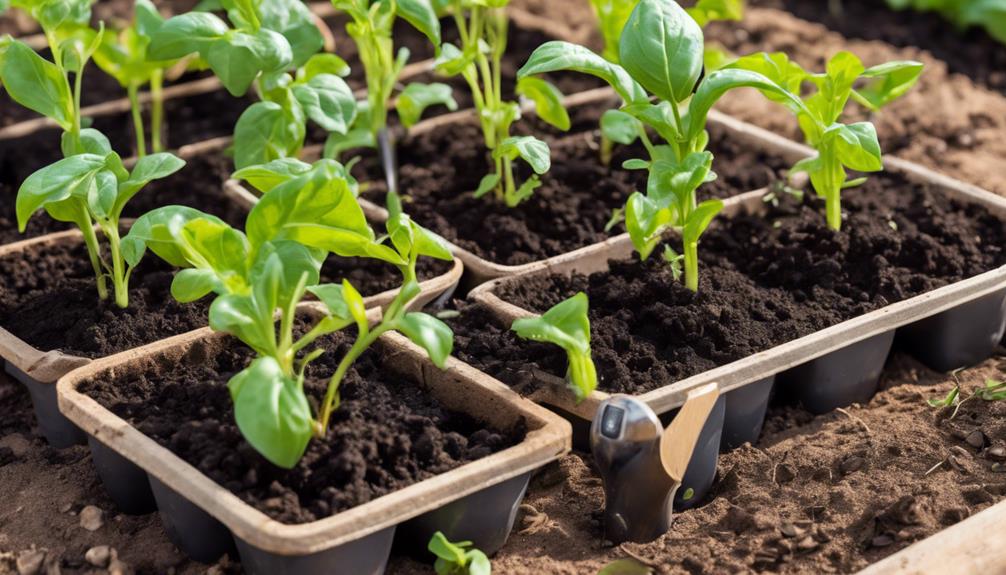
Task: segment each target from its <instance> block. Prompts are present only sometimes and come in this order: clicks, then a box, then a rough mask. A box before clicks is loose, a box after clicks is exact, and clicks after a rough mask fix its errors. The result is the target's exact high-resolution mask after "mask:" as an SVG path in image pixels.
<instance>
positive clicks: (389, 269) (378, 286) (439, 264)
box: [321, 256, 454, 297]
mask: <svg viewBox="0 0 1006 575" xmlns="http://www.w3.org/2000/svg"><path fill="white" fill-rule="evenodd" d="M452 267H454V262H447V261H443V260H435V259H433V258H420V259H419V261H418V262H417V263H416V275H417V276H418V277H419V281H421V282H422V281H426V280H429V279H433V278H435V277H437V276H441V275H444V274H445V273H447V272H449V271H450V270H451V268H452ZM343 279H347V280H349V283H351V284H353V287H355V288H356V289H357V290H359V291H360V293H361V294H363V296H364V297H366V296H371V295H377V294H379V293H381V292H385V291H388V290H392V289H398V288H400V287H401V286H402V274H401V272H399V271H398V268H396V267H395V266H393V265H391V264H389V263H387V262H384V261H380V260H375V259H370V258H343V257H339V256H329V258H328V259H327V260H325V265H324V266H322V268H321V283H341V282H342V280H343Z"/></svg>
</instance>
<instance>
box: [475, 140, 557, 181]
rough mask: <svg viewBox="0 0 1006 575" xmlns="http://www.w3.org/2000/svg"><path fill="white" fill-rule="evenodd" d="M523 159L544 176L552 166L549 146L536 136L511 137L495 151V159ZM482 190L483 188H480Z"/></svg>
mask: <svg viewBox="0 0 1006 575" xmlns="http://www.w3.org/2000/svg"><path fill="white" fill-rule="evenodd" d="M518 156H519V157H521V158H523V159H524V161H525V162H527V163H528V164H530V165H531V169H533V170H534V172H535V173H536V174H544V173H545V172H547V171H548V170H549V168H550V167H551V166H552V158H551V154H550V151H549V147H548V144H547V143H545V142H544V141H542V140H539V139H538V138H535V137H534V136H511V137H509V138H507V139H505V140H503V141H502V142H500V145H499V147H497V148H496V149H495V150H493V157H509V158H510V159H511V160H513V159H516V158H517V157H518ZM479 187H480V188H481V186H479Z"/></svg>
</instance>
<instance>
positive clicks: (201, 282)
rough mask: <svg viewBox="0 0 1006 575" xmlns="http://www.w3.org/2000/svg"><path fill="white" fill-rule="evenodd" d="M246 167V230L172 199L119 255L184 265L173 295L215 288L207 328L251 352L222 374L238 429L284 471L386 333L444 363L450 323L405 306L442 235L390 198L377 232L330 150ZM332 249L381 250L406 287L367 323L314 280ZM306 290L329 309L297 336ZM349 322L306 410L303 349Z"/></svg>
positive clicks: (323, 426) (348, 291) (350, 298)
mask: <svg viewBox="0 0 1006 575" xmlns="http://www.w3.org/2000/svg"><path fill="white" fill-rule="evenodd" d="M284 164H286V165H284ZM254 170H255V175H254V176H249V175H248V174H247V173H246V174H243V175H244V176H247V177H248V178H249V181H253V182H255V183H256V184H257V185H259V186H260V189H261V191H263V192H264V193H263V196H262V198H261V199H260V200H259V202H258V203H257V204H256V205H255V207H254V208H253V209H252V211H251V213H249V215H248V218H247V221H246V222H245V230H246V231H245V232H244V233H242V232H241V231H239V230H236V229H233V228H231V227H230V226H229V225H227V224H226V223H224V222H223V221H221V220H220V219H218V218H216V217H213V216H210V215H207V214H204V213H202V212H199V211H198V210H194V209H192V208H186V207H182V206H168V207H164V208H159V209H157V210H154V211H152V212H150V213H148V214H146V215H144V216H142V217H141V218H139V219H138V220H137V221H136V223H135V224H134V225H133V227H132V229H131V230H130V232H129V234H128V235H127V236H126V237H125V238H124V239H123V250H124V251H125V253H126V254H127V259H130V260H133V259H136V260H138V259H139V258H140V257H142V256H143V253H144V252H145V251H146V250H147V249H149V250H151V251H153V252H154V253H155V254H156V255H157V256H159V257H161V258H162V259H164V260H165V261H166V262H168V263H169V264H171V265H174V266H176V267H180V268H184V269H182V270H181V271H180V272H178V274H177V275H176V276H175V279H174V281H173V283H172V285H171V293H172V295H173V296H174V297H175V298H176V299H177V300H179V301H181V302H189V301H195V300H197V299H200V298H202V297H204V296H206V295H208V294H210V293H213V294H216V297H215V299H214V300H213V303H212V304H211V306H210V314H209V320H210V326H211V327H212V328H213V329H215V330H218V331H222V332H226V333H229V334H232V335H234V336H235V337H237V338H238V339H240V340H241V341H242V342H244V343H245V344H246V345H248V346H249V347H250V348H252V349H253V350H254V351H255V352H256V354H257V357H256V359H255V360H254V361H253V362H252V363H251V365H250V366H248V368H246V369H245V370H243V371H241V372H240V373H238V374H237V375H235V376H234V377H233V378H231V380H230V381H229V382H228V387H229V389H230V392H231V398H232V399H233V401H234V417H235V420H236V422H237V425H238V428H239V429H240V430H241V433H242V434H243V435H244V437H245V439H247V441H248V442H249V443H250V444H251V445H252V446H253V447H254V448H255V449H256V450H258V452H259V453H261V454H262V455H263V456H264V457H265V458H266V459H268V460H269V461H271V462H272V463H274V464H275V465H277V466H279V467H283V468H287V469H289V468H292V467H293V466H295V465H296V464H297V462H298V461H300V459H301V457H302V456H303V454H304V451H305V450H306V449H307V446H308V444H309V443H310V441H311V439H312V438H322V437H324V436H325V435H326V434H327V431H328V427H329V420H330V417H331V415H332V413H333V411H334V410H335V409H337V408H338V406H339V387H340V384H341V383H342V381H343V379H344V378H345V376H346V374H347V373H348V371H349V368H350V367H351V366H352V364H353V362H354V361H355V360H356V359H357V358H359V357H360V355H362V354H363V352H365V351H366V350H367V349H368V348H369V347H370V346H371V345H373V344H374V342H375V341H377V339H378V338H379V337H380V336H381V335H382V334H384V333H387V332H389V331H398V332H400V333H402V334H404V335H405V336H407V337H408V338H409V339H411V340H412V341H413V342H414V343H416V344H417V345H419V346H420V347H422V348H423V349H425V350H426V352H427V353H428V354H429V357H430V359H431V360H432V361H433V362H434V363H435V364H436V365H437V366H440V367H443V366H444V362H445V361H446V360H447V356H448V355H450V353H451V350H452V347H453V335H452V333H451V330H450V328H448V327H447V326H446V325H445V324H444V323H443V322H441V321H440V320H438V319H436V318H435V317H433V316H430V315H427V314H424V313H418V312H416V313H412V312H408V311H407V309H408V306H409V304H410V303H411V302H412V301H413V300H414V299H415V298H416V296H418V295H419V293H420V287H419V282H418V280H417V277H416V263H417V261H418V259H419V258H420V257H433V258H437V259H443V260H451V259H452V256H451V253H450V250H449V249H448V248H447V246H446V243H445V242H444V241H443V240H442V239H441V238H439V237H438V236H436V235H434V234H432V233H431V232H429V231H427V230H426V229H424V228H422V227H420V226H419V225H418V224H416V223H415V222H413V221H412V220H411V219H409V217H408V216H407V215H405V214H403V213H402V212H401V209H400V207H399V206H397V204H393V205H389V212H390V216H389V219H388V222H387V225H386V227H387V231H388V235H387V236H385V237H383V238H377V237H376V236H375V234H374V232H373V230H372V229H371V228H370V226H369V225H368V224H367V221H366V219H365V217H364V214H363V210H362V209H361V208H360V205H359V204H358V203H357V200H356V197H355V195H354V193H353V190H352V186H351V184H350V182H347V181H346V179H345V178H343V177H342V175H343V174H344V173H345V171H346V168H345V166H342V165H340V164H338V163H337V162H335V161H333V160H320V161H319V162H317V163H315V164H314V165H310V166H307V167H306V168H304V166H303V165H297V164H294V163H293V162H285V163H284V162H279V163H274V164H272V165H271V166H259V167H256V168H255V169H254ZM239 174H241V172H239ZM330 253H332V254H337V255H340V256H345V257H351V256H356V257H366V258H374V259H378V260H381V261H385V262H388V263H390V264H392V265H394V266H396V267H397V268H398V269H399V271H400V272H401V274H402V286H401V288H400V289H399V291H398V294H397V295H396V296H395V299H394V300H393V301H392V302H391V303H390V304H389V306H388V307H387V309H386V310H385V312H384V314H383V316H382V318H381V320H380V321H379V322H378V323H376V325H373V326H372V325H371V324H370V322H369V320H368V317H367V313H366V309H365V305H364V300H363V297H362V296H361V295H360V293H359V292H358V291H357V290H356V289H355V288H354V287H353V286H352V285H351V284H350V283H349V282H348V281H343V282H342V284H341V285H336V284H323V285H319V283H318V282H319V277H320V270H321V265H322V263H323V262H324V261H325V258H326V257H327V256H328V254H330ZM307 293H311V294H313V295H314V296H316V297H317V298H318V299H319V300H320V301H321V302H322V304H324V310H325V311H324V313H323V315H322V316H321V318H320V319H318V320H317V321H316V322H315V323H314V325H313V326H312V327H311V328H310V329H309V330H307V331H306V332H305V333H304V334H303V335H301V336H300V337H299V338H298V337H296V336H295V333H294V320H295V314H296V307H297V303H298V302H299V301H301V299H302V298H303V297H304V296H305V294H307ZM277 315H278V317H279V320H278V322H277V321H276V317H277ZM349 326H355V327H356V336H355V340H354V341H353V344H352V347H350V349H349V350H348V351H347V352H346V354H345V355H344V356H343V357H342V359H341V360H340V362H339V364H338V367H337V369H336V371H335V373H334V374H333V375H332V377H331V379H330V380H329V382H328V387H327V389H326V393H325V396H324V398H323V399H322V401H321V403H320V405H319V406H318V407H317V410H316V412H315V413H312V408H311V404H310V402H309V401H308V399H307V395H306V394H305V392H304V377H305V376H304V371H305V369H306V367H307V365H308V364H309V363H310V362H311V361H313V360H314V359H317V358H318V357H319V356H320V355H321V354H322V353H323V350H322V349H320V348H317V349H312V350H309V348H311V346H312V344H313V343H314V342H315V341H316V340H317V339H318V338H320V337H322V336H324V335H327V334H331V333H334V332H336V331H339V330H342V329H344V328H347V327H349Z"/></svg>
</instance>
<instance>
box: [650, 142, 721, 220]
mask: <svg viewBox="0 0 1006 575" xmlns="http://www.w3.org/2000/svg"><path fill="white" fill-rule="evenodd" d="M712 164H713V155H712V154H711V153H709V152H692V153H691V154H688V155H687V156H685V158H684V159H683V160H682V161H680V162H669V161H666V160H658V161H656V162H653V164H651V165H650V178H651V180H653V182H654V184H655V188H654V190H653V192H654V193H650V194H648V195H649V196H650V198H651V199H652V200H654V201H655V202H656V203H657V205H658V206H660V207H662V208H663V207H667V206H668V205H670V201H671V200H677V204H678V205H679V206H689V207H690V206H691V203H692V198H693V197H694V195H695V190H696V189H698V187H699V186H700V185H702V184H703V183H704V182H706V181H708V177H709V174H710V170H711V169H712ZM685 209H686V210H687V209H688V208H685ZM679 211H681V210H679Z"/></svg>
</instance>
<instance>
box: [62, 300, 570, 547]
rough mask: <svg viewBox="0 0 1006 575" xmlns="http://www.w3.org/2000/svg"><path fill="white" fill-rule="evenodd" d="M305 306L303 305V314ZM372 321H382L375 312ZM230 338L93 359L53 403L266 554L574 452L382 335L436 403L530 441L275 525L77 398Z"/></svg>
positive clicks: (490, 391) (542, 414)
mask: <svg viewBox="0 0 1006 575" xmlns="http://www.w3.org/2000/svg"><path fill="white" fill-rule="evenodd" d="M311 306H312V304H302V308H304V307H307V308H311ZM372 313H378V312H376V310H372ZM226 337H228V336H226V335H225V334H215V333H213V332H212V330H211V329H209V328H204V329H202V330H199V331H196V332H191V333H189V334H185V335H183V336H179V337H176V338H173V339H172V340H165V341H161V342H155V343H153V344H150V345H147V346H144V347H142V348H137V349H134V350H129V351H126V352H123V353H120V354H117V355H115V356H110V357H107V358H102V359H98V360H95V361H94V362H92V363H90V364H88V365H86V366H84V367H81V368H79V369H77V370H75V371H73V372H71V373H69V374H67V375H66V376H64V377H63V378H61V379H60V380H59V382H58V384H57V395H58V401H59V406H60V411H62V412H63V414H64V415H65V416H66V417H68V418H69V419H70V420H71V421H73V422H74V423H75V424H77V425H78V426H80V427H81V428H82V429H83V430H84V431H85V432H87V433H89V434H91V435H94V436H95V437H96V438H97V439H99V440H100V441H101V442H102V443H104V444H105V445H107V446H108V447H110V448H111V449H113V450H115V451H116V452H118V453H119V454H120V455H122V456H124V457H126V458H127V459H129V460H130V461H132V462H133V463H135V464H136V465H138V466H139V467H141V468H143V469H144V470H145V471H146V472H147V473H150V474H151V475H153V476H154V477H156V478H157V479H158V480H160V481H162V482H163V483H164V484H165V485H167V486H168V487H170V488H171V489H173V490H175V491H177V492H178V493H181V494H183V495H184V496H185V497H186V498H188V499H189V500H191V501H192V502H193V503H195V504H196V505H198V506H199V507H201V508H202V509H203V510H204V511H206V512H207V513H209V514H210V515H211V516H213V517H214V518H216V519H217V520H219V521H220V522H221V523H223V524H224V525H226V526H227V527H228V528H229V529H230V530H231V531H232V532H233V533H234V535H235V536H237V537H239V538H241V539H242V540H244V541H246V542H247V543H249V544H251V545H253V546H255V547H258V548H260V549H262V550H265V551H269V552H272V553H278V554H282V555H306V554H311V553H316V552H319V551H323V550H325V549H329V548H332V547H336V546H338V545H341V544H343V543H347V542H349V541H352V540H356V539H359V538H361V537H364V536H366V535H369V534H371V533H374V532H376V531H379V530H381V529H385V528H387V527H390V526H392V525H397V524H399V523H401V522H403V521H406V520H408V519H411V518H413V517H416V516H418V515H420V514H422V513H425V512H427V511H430V510H433V509H436V508H439V507H440V506H442V505H444V504H446V503H449V502H451V501H454V500H457V499H459V498H461V497H464V496H466V495H469V494H471V493H474V492H476V491H479V490H481V489H483V488H486V487H488V486H490V485H494V484H496V483H499V482H502V481H505V480H506V479H510V478H512V477H516V476H518V475H521V474H523V473H527V472H529V471H531V470H533V469H536V468H538V467H540V466H542V465H544V464H545V463H548V462H549V461H552V460H554V459H557V458H558V457H560V456H561V455H563V454H565V453H567V452H568V451H569V450H570V446H571V441H572V440H571V437H572V431H571V428H570V425H569V423H568V422H567V421H565V420H564V419H562V418H561V417H559V416H558V415H555V414H553V413H551V412H549V411H548V410H546V409H544V408H543V407H540V406H538V405H535V404H534V403H532V402H531V401H529V400H527V399H525V398H522V397H520V396H519V395H518V394H517V393H515V392H514V391H512V390H511V389H509V388H508V387H506V386H505V385H503V384H502V383H500V382H498V381H496V380H494V379H492V378H491V377H489V376H487V375H485V374H483V373H481V372H479V371H477V370H475V369H474V368H472V367H470V366H468V365H466V364H464V363H462V362H460V361H458V360H457V359H455V358H453V357H452V358H448V361H447V366H446V369H445V370H443V371H441V370H439V369H437V368H436V367H435V366H433V364H432V363H430V362H429V360H428V359H427V358H426V356H425V353H424V352H423V351H422V350H421V349H420V348H418V347H417V346H415V345H414V344H412V343H411V342H410V341H408V340H407V339H405V338H404V337H402V336H399V335H397V334H385V335H384V336H382V338H381V340H380V345H381V347H382V348H383V349H384V350H385V352H386V353H390V354H391V355H390V356H389V357H388V359H387V360H386V361H397V362H404V363H405V366H406V367H412V368H416V371H414V372H413V373H414V378H415V381H416V382H417V383H418V384H420V385H430V388H429V391H430V392H431V393H433V394H434V395H435V396H439V397H445V396H446V394H447V393H449V392H448V391H446V390H450V391H459V390H461V391H463V392H464V393H467V394H470V395H472V397H473V399H472V401H471V402H469V405H471V406H477V407H479V408H481V409H482V410H481V411H480V412H471V413H470V414H471V415H474V416H482V417H483V419H486V420H489V421H493V420H494V418H500V417H504V416H503V415H500V413H501V412H500V409H501V407H502V408H505V409H508V410H510V414H509V415H507V416H506V417H509V418H510V419H511V420H512V421H516V420H517V418H523V419H524V420H525V421H526V422H527V424H528V426H529V431H528V434H527V436H526V437H525V439H524V441H523V442H521V443H519V444H517V445H516V446H513V447H510V448H508V449H505V450H503V451H500V452H498V453H495V454H493V455H490V456H487V457H484V458H482V459H479V460H476V461H473V462H470V463H467V464H465V465H462V466H461V467H457V468H455V469H453V470H451V471H448V472H446V473H442V474H439V475H436V476H434V477H432V478H429V479H426V480H423V481H420V482H417V483H415V484H413V485H410V486H408V487H405V488H403V489H400V490H397V491H394V492H392V493H389V494H387V495H384V496H381V497H379V498H377V499H374V500H372V501H370V502H368V503H365V504H362V505H359V506H357V507H353V508H351V509H348V510H346V511H343V512H341V513H338V514H336V515H332V516H330V517H327V518H325V519H320V520H318V521H314V522H311V523H304V524H296V525H294V524H284V523H280V522H278V521H276V520H273V519H271V518H269V517H268V516H267V515H265V514H264V513H262V512H261V511H258V510H257V509H255V508H254V507H252V506H251V505H249V504H247V503H245V502H244V501H242V500H241V499H240V498H238V497H237V496H236V495H234V494H233V493H231V492H230V491H229V490H227V489H226V488H224V487H223V486H221V485H219V484H217V483H216V482H214V481H213V480H211V479H210V478H209V477H207V476H206V475H204V474H203V473H201V472H200V471H198V470H197V469H196V468H195V467H193V466H192V465H190V464H189V463H187V462H185V461H184V460H183V459H181V458H180V457H178V456H177V455H175V454H174V453H172V452H171V451H170V450H168V449H167V448H165V447H162V446H161V445H159V444H158V443H157V442H155V441H154V440H153V439H151V438H149V437H147V436H146V435H144V434H142V433H141V432H140V431H139V430H137V429H136V428H135V427H133V426H132V425H130V424H129V423H127V422H126V421H124V420H123V419H121V418H119V417H118V416H116V415H114V414H113V413H111V412H110V411H108V410H107V409H105V408H104V407H102V406H101V405H100V404H98V403H97V402H96V401H95V400H94V399H92V398H90V397H88V396H86V395H84V394H82V393H80V392H78V391H77V387H78V386H79V385H80V384H81V383H83V382H84V381H85V380H86V379H88V378H91V377H95V376H101V375H102V374H104V373H106V372H107V371H108V370H112V369H115V368H116V367H117V366H123V365H127V364H129V363H133V362H136V361H141V360H144V359H148V358H153V357H156V356H158V355H161V354H164V353H168V352H171V351H176V352H182V351H183V350H184V349H186V348H187V347H188V346H191V345H194V344H197V343H199V342H205V341H210V340H212V338H226ZM431 382H449V387H441V388H439V389H438V388H437V387H436V386H435V385H431Z"/></svg>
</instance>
